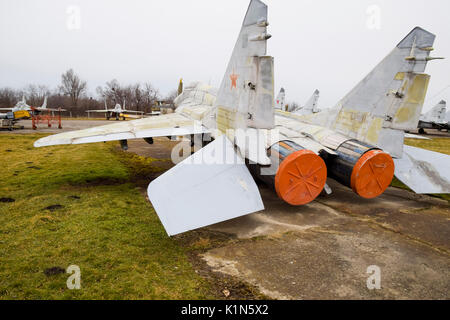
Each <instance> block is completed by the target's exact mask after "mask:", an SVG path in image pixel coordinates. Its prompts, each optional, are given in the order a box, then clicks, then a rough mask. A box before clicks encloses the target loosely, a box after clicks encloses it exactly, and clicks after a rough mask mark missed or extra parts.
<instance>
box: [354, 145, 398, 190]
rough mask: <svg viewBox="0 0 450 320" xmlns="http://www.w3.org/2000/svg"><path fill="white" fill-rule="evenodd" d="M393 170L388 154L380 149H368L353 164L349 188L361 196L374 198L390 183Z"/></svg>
mask: <svg viewBox="0 0 450 320" xmlns="http://www.w3.org/2000/svg"><path fill="white" fill-rule="evenodd" d="M394 170H395V165H394V161H393V160H392V157H391V156H390V155H389V154H387V153H386V152H383V151H382V150H370V151H368V152H366V153H365V154H364V155H363V156H362V157H361V158H360V159H359V160H358V162H357V163H356V164H355V167H354V168H353V171H352V176H351V180H350V181H351V182H350V185H351V188H352V189H353V191H354V192H355V193H357V194H358V195H359V196H361V197H363V198H366V199H373V198H376V197H378V196H380V195H382V194H383V193H384V191H386V189H387V188H388V187H389V185H390V184H391V182H392V179H393V178H394Z"/></svg>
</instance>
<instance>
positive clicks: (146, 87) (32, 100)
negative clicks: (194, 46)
mask: <svg viewBox="0 0 450 320" xmlns="http://www.w3.org/2000/svg"><path fill="white" fill-rule="evenodd" d="M96 93H97V97H89V96H88V93H87V82H86V81H84V80H82V79H81V78H80V77H79V76H78V75H77V74H76V73H75V72H74V71H73V69H69V70H67V71H66V72H64V73H63V74H62V75H61V84H60V85H59V86H58V87H57V88H54V89H51V88H49V87H48V86H46V85H35V84H30V85H27V86H26V87H25V88H23V89H20V90H18V89H12V88H0V108H12V107H14V105H15V104H16V103H17V102H18V101H19V100H21V99H22V97H23V96H24V97H25V98H26V101H27V104H28V105H30V106H33V107H40V106H41V105H42V103H43V101H44V97H45V96H47V107H49V108H58V107H61V108H62V109H66V110H67V111H70V112H71V113H72V116H82V117H83V116H86V110H100V109H104V108H105V101H106V103H107V105H108V108H114V106H115V105H116V104H117V103H119V104H121V105H122V107H123V106H124V104H125V105H126V109H127V110H136V111H143V112H150V111H151V107H152V106H153V105H154V104H155V102H156V101H157V100H161V96H160V93H159V91H158V89H156V88H155V87H154V86H153V85H152V84H151V83H150V82H146V83H135V84H128V85H123V84H121V83H119V81H117V80H116V79H113V80H111V81H108V82H106V84H105V85H104V86H103V87H97V88H96ZM175 97H176V90H175V94H174V92H171V93H170V94H169V95H168V96H167V97H165V98H164V100H165V101H167V102H168V103H171V102H172V101H173V99H174V98H175Z"/></svg>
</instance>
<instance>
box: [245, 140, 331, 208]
mask: <svg viewBox="0 0 450 320" xmlns="http://www.w3.org/2000/svg"><path fill="white" fill-rule="evenodd" d="M268 155H269V156H270V157H271V159H272V163H273V164H278V165H276V166H272V167H271V168H270V169H269V170H267V171H266V172H263V170H262V167H259V166H250V167H249V169H250V171H252V173H253V174H254V175H255V176H257V177H258V178H259V179H260V180H262V181H264V182H265V183H266V184H268V185H269V186H271V187H272V188H274V189H275V191H276V193H277V195H278V197H279V198H280V199H282V200H284V201H286V202H287V203H289V204H290V205H294V206H300V205H304V204H307V203H310V202H311V201H313V200H314V199H315V198H317V196H318V195H319V194H320V193H321V192H322V190H323V188H324V186H325V183H326V180H327V166H326V164H325V161H324V160H323V159H322V158H321V157H319V156H318V155H317V154H315V153H314V152H312V151H310V150H306V149H305V148H303V147H302V146H300V145H298V144H296V143H294V142H292V141H289V140H284V141H280V142H278V143H275V144H274V145H273V146H272V147H270V148H269V150H268ZM265 169H267V168H265Z"/></svg>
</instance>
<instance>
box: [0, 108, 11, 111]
mask: <svg viewBox="0 0 450 320" xmlns="http://www.w3.org/2000/svg"><path fill="white" fill-rule="evenodd" d="M0 111H12V108H0Z"/></svg>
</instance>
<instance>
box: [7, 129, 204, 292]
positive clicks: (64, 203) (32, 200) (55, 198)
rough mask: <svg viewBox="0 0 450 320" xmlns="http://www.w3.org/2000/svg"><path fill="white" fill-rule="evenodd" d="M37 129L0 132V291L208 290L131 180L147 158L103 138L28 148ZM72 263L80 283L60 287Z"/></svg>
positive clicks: (146, 171) (146, 167)
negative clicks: (71, 287) (124, 151)
mask: <svg viewBox="0 0 450 320" xmlns="http://www.w3.org/2000/svg"><path fill="white" fill-rule="evenodd" d="M40 136H41V135H39V136H38V135H21V134H13V135H9V134H5V135H1V136H0V148H1V149H0V150H1V151H0V154H1V159H2V168H1V171H0V178H1V187H0V198H2V199H1V200H2V201H3V202H0V299H72V298H76V299H181V298H193V299H206V298H211V295H210V290H209V289H210V288H209V286H210V284H208V283H207V282H205V281H204V280H203V279H202V278H201V277H200V276H198V275H197V274H196V273H195V272H194V270H193V267H192V266H191V264H190V263H189V261H188V258H187V251H188V250H189V248H186V247H182V246H180V245H179V244H177V243H176V241H175V240H173V239H171V238H169V237H167V235H166V233H165V231H164V229H163V227H162V225H161V223H160V222H159V220H158V218H157V216H156V214H155V212H154V210H153V208H152V206H151V205H150V204H149V202H148V201H147V200H146V199H145V195H144V192H143V190H142V188H137V186H136V185H135V184H134V183H133V176H134V175H135V174H136V173H137V172H138V173H139V174H140V175H151V173H152V172H151V171H152V170H154V169H152V167H151V166H150V163H151V161H152V160H151V159H140V158H139V157H137V156H130V155H128V156H123V155H121V153H122V152H117V151H114V150H115V149H114V148H113V147H112V146H111V144H95V145H80V146H63V147H49V148H41V149H35V148H33V145H32V144H33V141H35V140H36V139H37V138H38V137H40ZM149 180H150V179H149ZM8 198H10V199H8ZM11 199H13V200H15V201H14V202H5V201H8V200H9V201H12V200H11ZM73 264H74V265H78V266H79V267H80V269H81V286H82V290H69V289H67V286H66V281H67V278H68V276H69V275H68V274H66V273H62V272H63V270H64V269H66V268H67V267H68V266H69V265H73Z"/></svg>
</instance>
